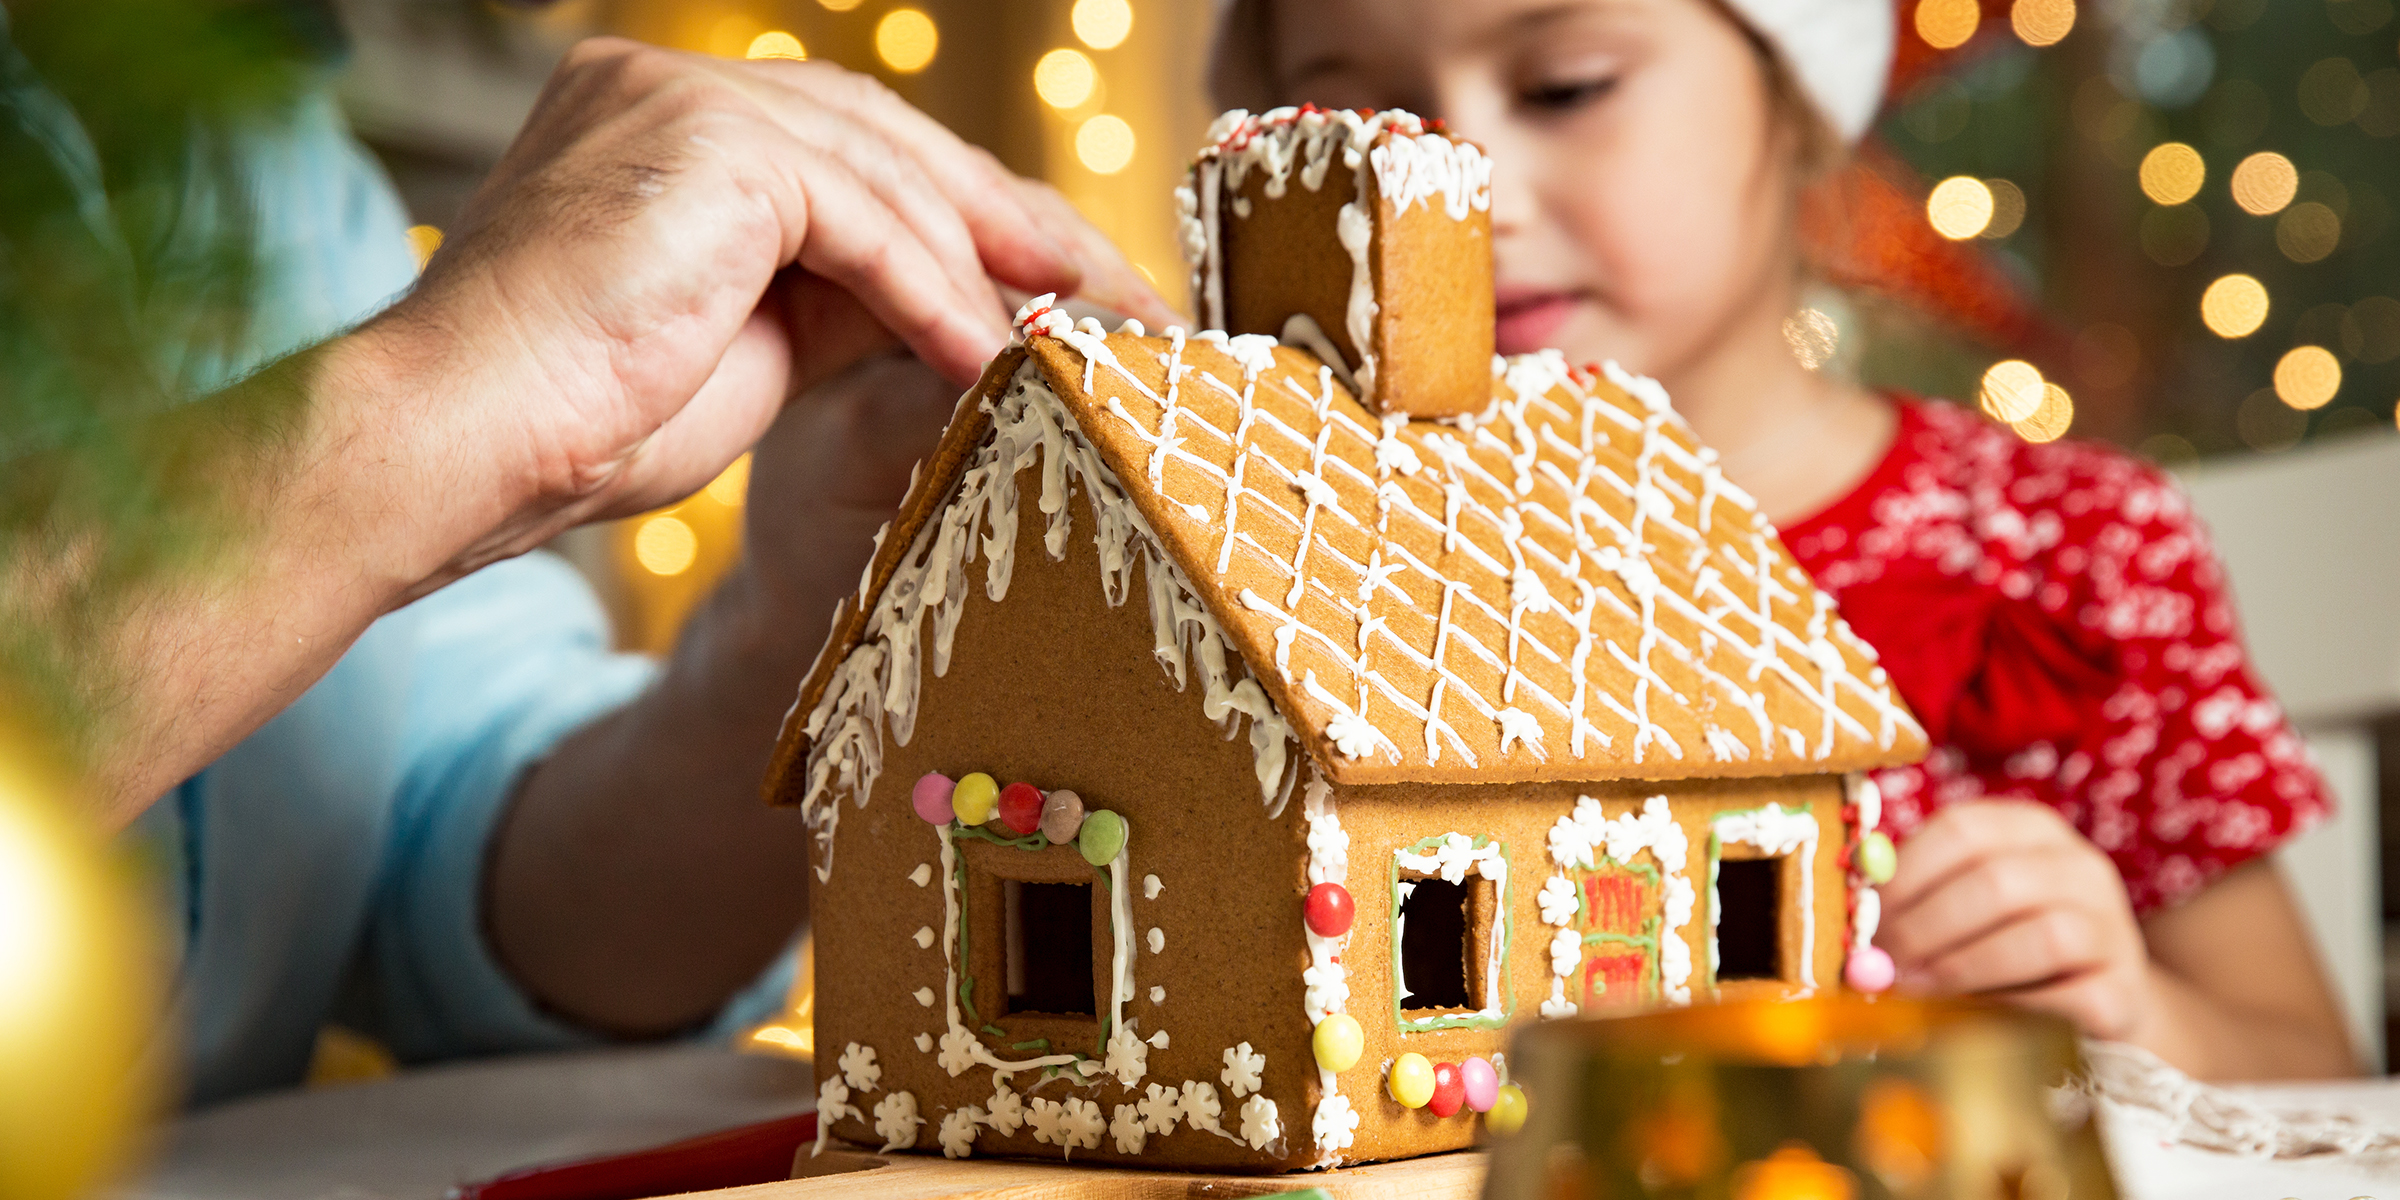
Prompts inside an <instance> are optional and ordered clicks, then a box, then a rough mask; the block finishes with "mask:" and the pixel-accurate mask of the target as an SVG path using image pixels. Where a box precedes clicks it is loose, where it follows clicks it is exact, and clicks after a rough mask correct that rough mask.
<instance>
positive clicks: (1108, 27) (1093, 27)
mask: <svg viewBox="0 0 2400 1200" xmlns="http://www.w3.org/2000/svg"><path fill="white" fill-rule="evenodd" d="M1073 19H1074V22H1075V36H1076V37H1078V38H1081V39H1083V44H1084V45H1086V46H1090V47H1091V48H1092V49H1094V50H1114V49H1116V48H1117V46H1118V44H1119V43H1121V42H1123V41H1124V40H1125V37H1126V35H1127V34H1130V33H1132V32H1133V5H1131V4H1129V3H1127V2H1126V0H1075V14H1074V18H1073Z"/></svg>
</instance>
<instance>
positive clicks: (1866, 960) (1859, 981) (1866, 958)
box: [1842, 946, 1900, 992]
mask: <svg viewBox="0 0 2400 1200" xmlns="http://www.w3.org/2000/svg"><path fill="white" fill-rule="evenodd" d="M1899 974H1900V970H1899V968H1897V967H1895V966H1893V965H1892V956H1891V955H1889V954H1886V953H1884V952H1883V948H1882V947H1881V946H1861V947H1859V948H1858V949H1856V950H1853V951H1851V952H1850V961H1849V962H1848V963H1847V964H1845V965H1844V966H1843V967H1842V982H1844V983H1847V984H1849V985H1850V986H1851V988H1852V989H1854V990H1856V991H1861V992H1880V991H1884V990H1887V989H1889V988H1890V987H1891V986H1892V981H1893V980H1894V979H1896V978H1898V977H1899Z"/></svg>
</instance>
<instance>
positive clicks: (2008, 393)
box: [1982, 358, 2044, 425]
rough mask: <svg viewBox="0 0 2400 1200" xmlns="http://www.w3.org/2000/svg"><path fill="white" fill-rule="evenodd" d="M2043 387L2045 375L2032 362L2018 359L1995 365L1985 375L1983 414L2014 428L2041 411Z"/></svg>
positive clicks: (2006, 360) (2003, 361) (2005, 360)
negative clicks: (2018, 423)
mask: <svg viewBox="0 0 2400 1200" xmlns="http://www.w3.org/2000/svg"><path fill="white" fill-rule="evenodd" d="M2042 388H2043V381H2042V372H2041V370H2040V369H2039V368H2037V367H2035V366H2034V365H2033V364H2032V363H2029V362H2026V361H2025V360H2023V359H2018V358H2011V359H2004V360H2002V361H2000V362H1996V363H1993V364H1992V365H1991V368H1990V369H1989V370H1986V371H1985V372H1984V373H1983V388H1982V398H1983V411H1984V412H1985V413H1987V414H1989V415H1990V416H1991V418H1992V419H1993V420H1995V421H2000V422H2004V423H2006V424H2011V425H2013V424H2015V423H2017V422H2019V421H2022V420H2025V419H2027V418H2029V417H2031V416H2033V415H2034V414H2035V413H2036V412H2039V411H2041V407H2042V400H2043V397H2044V392H2043V390H2042Z"/></svg>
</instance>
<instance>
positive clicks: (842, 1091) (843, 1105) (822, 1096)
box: [808, 1075, 867, 1158]
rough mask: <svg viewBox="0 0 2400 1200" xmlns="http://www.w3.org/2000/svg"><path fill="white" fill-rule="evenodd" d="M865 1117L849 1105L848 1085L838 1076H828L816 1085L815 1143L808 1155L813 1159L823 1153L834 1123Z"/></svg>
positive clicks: (857, 1109) (856, 1108)
mask: <svg viewBox="0 0 2400 1200" xmlns="http://www.w3.org/2000/svg"><path fill="white" fill-rule="evenodd" d="M865 1115H867V1114H866V1113H865V1112H863V1111H861V1110H860V1109H859V1107H858V1106H857V1105H855V1104H852V1103H850V1085H849V1084H846V1083H844V1082H842V1077H841V1076H839V1075H833V1076H828V1077H827V1078H826V1079H825V1081H824V1082H822V1083H819V1084H818V1085H817V1141H816V1145H815V1147H814V1148H813V1149H811V1150H810V1151H809V1152H808V1154H809V1157H811V1158H814V1157H816V1156H817V1155H820V1154H823V1153H824V1152H825V1143H826V1141H827V1140H829V1139H830V1138H832V1137H833V1125H834V1122H836V1121H840V1120H843V1119H845V1118H851V1117H863V1116H865Z"/></svg>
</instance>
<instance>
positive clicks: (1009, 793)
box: [999, 783, 1042, 837]
mask: <svg viewBox="0 0 2400 1200" xmlns="http://www.w3.org/2000/svg"><path fill="white" fill-rule="evenodd" d="M999 815H1000V823H1001V824H1003V825H1006V826H1008V830H1009V832H1010V833H1013V834H1016V835H1017V836H1018V837H1024V836H1025V835H1027V834H1029V833H1032V832H1033V831H1034V830H1036V829H1039V828H1041V827H1042V789H1040V788H1037V787H1035V786H1033V785H1032V784H1030V783H1012V784H1010V785H1008V786H1007V787H1004V788H1001V789H1000V814H999Z"/></svg>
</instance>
